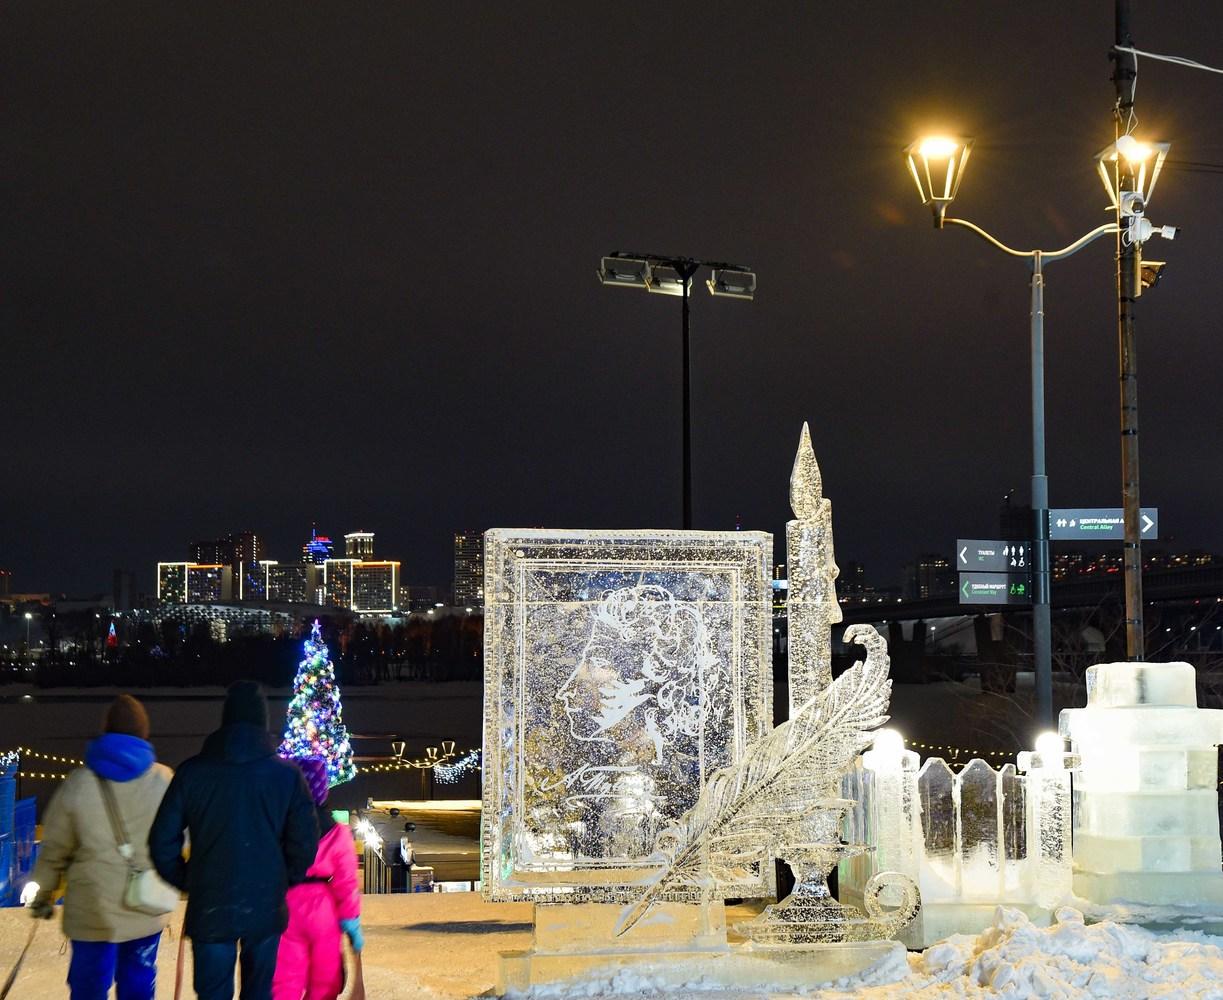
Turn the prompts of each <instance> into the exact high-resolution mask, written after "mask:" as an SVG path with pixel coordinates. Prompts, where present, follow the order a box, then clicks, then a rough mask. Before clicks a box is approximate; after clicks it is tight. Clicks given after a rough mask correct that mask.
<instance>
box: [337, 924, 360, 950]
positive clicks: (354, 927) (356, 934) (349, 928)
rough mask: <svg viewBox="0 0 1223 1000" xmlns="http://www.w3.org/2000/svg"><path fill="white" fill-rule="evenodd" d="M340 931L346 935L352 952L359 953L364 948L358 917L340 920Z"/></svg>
mask: <svg viewBox="0 0 1223 1000" xmlns="http://www.w3.org/2000/svg"><path fill="white" fill-rule="evenodd" d="M340 930H342V931H343V932H344V933H345V934H347V935H348V940H349V941H350V942H351V943H352V950H353V951H360V950H361V949H362V948H364V947H365V935H364V934H362V933H361V918H360V917H353V918H352V919H351V920H341V921H340Z"/></svg>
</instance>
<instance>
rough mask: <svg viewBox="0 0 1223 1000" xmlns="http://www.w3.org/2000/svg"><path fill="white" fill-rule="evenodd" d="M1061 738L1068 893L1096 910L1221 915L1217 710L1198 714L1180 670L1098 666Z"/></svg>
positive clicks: (1222, 725) (1220, 723) (1185, 670)
mask: <svg viewBox="0 0 1223 1000" xmlns="http://www.w3.org/2000/svg"><path fill="white" fill-rule="evenodd" d="M1060 729H1061V733H1062V735H1063V736H1065V737H1068V738H1069V739H1070V740H1071V745H1072V748H1073V749H1074V750H1075V751H1076V752H1077V753H1078V754H1079V755H1080V756H1081V758H1082V768H1081V770H1080V771H1079V772H1078V774H1077V775H1076V777H1075V786H1074V890H1075V892H1076V893H1077V894H1078V895H1079V896H1082V897H1084V898H1086V899H1089V900H1092V901H1093V902H1095V903H1101V904H1111V903H1117V902H1125V903H1140V904H1151V905H1156V906H1179V907H1183V908H1187V909H1189V910H1191V911H1195V912H1202V911H1205V910H1210V911H1211V912H1214V913H1218V912H1219V911H1220V910H1223V873H1221V872H1220V844H1219V813H1218V776H1219V775H1218V751H1217V750H1216V747H1217V745H1218V744H1219V743H1221V742H1223V710H1220V709H1202V708H1198V707H1197V688H1196V677H1195V674H1194V669H1193V667H1192V666H1191V665H1190V664H1188V663H1101V664H1097V665H1096V666H1094V667H1089V668H1088V670H1087V707H1086V708H1079V709H1066V710H1065V711H1063V712H1062V714H1061V721H1060Z"/></svg>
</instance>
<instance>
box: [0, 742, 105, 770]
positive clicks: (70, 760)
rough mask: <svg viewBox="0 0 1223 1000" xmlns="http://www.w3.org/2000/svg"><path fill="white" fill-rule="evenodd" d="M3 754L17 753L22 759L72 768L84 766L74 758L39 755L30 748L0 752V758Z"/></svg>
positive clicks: (50, 754)
mask: <svg viewBox="0 0 1223 1000" xmlns="http://www.w3.org/2000/svg"><path fill="white" fill-rule="evenodd" d="M4 753H17V754H20V755H21V756H22V757H33V758H35V759H36V760H52V761H55V763H57V764H71V765H72V766H73V767H84V766H85V762H84V761H83V760H77V759H76V758H75V757H61V756H59V755H58V754H53V753H40V752H39V751H37V750H33V749H31V748H30V747H17V749H16V750H8V751H0V756H2V755H3V754H4Z"/></svg>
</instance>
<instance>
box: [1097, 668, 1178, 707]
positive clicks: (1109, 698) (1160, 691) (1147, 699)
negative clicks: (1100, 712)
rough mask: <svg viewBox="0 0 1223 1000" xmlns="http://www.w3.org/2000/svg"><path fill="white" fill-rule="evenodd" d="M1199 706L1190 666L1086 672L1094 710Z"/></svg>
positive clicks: (1107, 669) (1098, 669) (1100, 669)
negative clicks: (1129, 707)
mask: <svg viewBox="0 0 1223 1000" xmlns="http://www.w3.org/2000/svg"><path fill="white" fill-rule="evenodd" d="M1197 703H1198V698H1197V678H1196V676H1195V672H1194V669H1193V667H1192V666H1191V665H1190V664H1188V663H1097V664H1096V665H1095V666H1094V667H1088V668H1087V704H1088V706H1089V707H1091V708H1106V707H1121V706H1136V705H1181V706H1187V707H1189V708H1196V707H1197Z"/></svg>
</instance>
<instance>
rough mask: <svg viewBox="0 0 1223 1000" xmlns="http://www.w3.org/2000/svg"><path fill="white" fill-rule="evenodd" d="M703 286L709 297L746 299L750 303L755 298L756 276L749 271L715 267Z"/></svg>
mask: <svg viewBox="0 0 1223 1000" xmlns="http://www.w3.org/2000/svg"><path fill="white" fill-rule="evenodd" d="M705 284H706V285H707V286H708V288H709V294H710V295H722V296H725V297H726V298H728V299H746V300H747V301H749V302H750V301H751V300H752V299H753V298H755V297H756V275H755V274H753V273H752V272H751V271H739V270H736V269H734V268H729V267H717V268H714V270H713V276H712V277H710V279H709V280H708V281H706V282H705Z"/></svg>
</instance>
